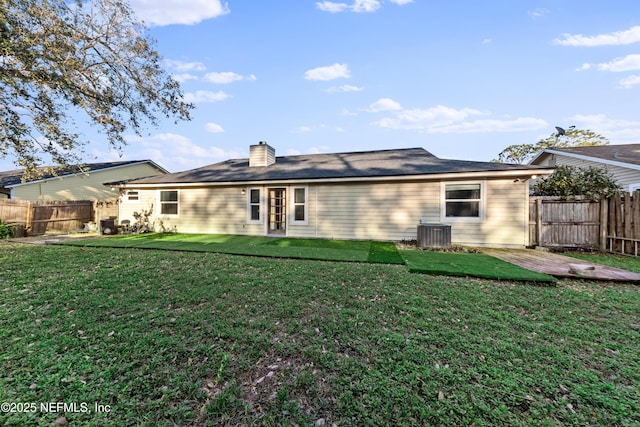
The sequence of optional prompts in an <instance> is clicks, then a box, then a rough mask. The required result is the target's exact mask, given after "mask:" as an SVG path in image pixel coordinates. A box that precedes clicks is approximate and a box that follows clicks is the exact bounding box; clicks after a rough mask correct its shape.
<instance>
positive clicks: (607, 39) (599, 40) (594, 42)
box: [553, 26, 640, 47]
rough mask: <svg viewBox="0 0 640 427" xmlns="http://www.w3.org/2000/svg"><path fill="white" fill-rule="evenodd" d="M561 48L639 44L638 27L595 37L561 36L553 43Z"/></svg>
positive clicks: (639, 28) (639, 33)
mask: <svg viewBox="0 0 640 427" xmlns="http://www.w3.org/2000/svg"><path fill="white" fill-rule="evenodd" d="M553 42H554V43H555V44H559V45H562V46H587V47H593V46H619V45H627V44H632V43H638V42H640V26H635V27H631V28H629V29H628V30H625V31H616V32H613V33H609V34H598V35H596V36H584V35H582V34H562V36H561V37H560V38H558V39H555V40H554V41H553Z"/></svg>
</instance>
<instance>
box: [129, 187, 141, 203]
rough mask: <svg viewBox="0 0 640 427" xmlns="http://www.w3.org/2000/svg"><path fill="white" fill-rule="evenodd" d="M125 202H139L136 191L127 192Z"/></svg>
mask: <svg viewBox="0 0 640 427" xmlns="http://www.w3.org/2000/svg"><path fill="white" fill-rule="evenodd" d="M126 201H127V202H133V203H136V202H139V201H140V193H139V192H138V190H129V191H127V197H126Z"/></svg>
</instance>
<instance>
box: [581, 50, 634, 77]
mask: <svg viewBox="0 0 640 427" xmlns="http://www.w3.org/2000/svg"><path fill="white" fill-rule="evenodd" d="M593 67H596V68H597V69H598V70H600V71H612V72H614V73H619V72H623V71H636V70H640V55H638V54H634V55H627V56H625V57H624V58H616V59H614V60H613V61H611V62H604V63H602V64H583V65H582V67H580V68H579V70H589V69H591V68H593Z"/></svg>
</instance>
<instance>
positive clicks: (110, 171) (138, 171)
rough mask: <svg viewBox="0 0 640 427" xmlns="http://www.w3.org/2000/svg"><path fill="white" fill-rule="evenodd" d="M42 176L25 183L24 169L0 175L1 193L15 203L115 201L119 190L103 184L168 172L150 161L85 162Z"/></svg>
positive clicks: (50, 169) (42, 172) (51, 169)
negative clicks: (37, 201)
mask: <svg viewBox="0 0 640 427" xmlns="http://www.w3.org/2000/svg"><path fill="white" fill-rule="evenodd" d="M39 173H40V176H38V177H37V178H35V179H30V180H25V181H24V182H23V175H24V170H12V171H7V172H0V194H2V195H3V196H4V197H5V198H9V199H14V200H32V201H35V200H113V199H117V198H118V197H119V192H118V191H117V189H111V188H110V187H108V186H105V185H103V184H104V183H106V182H113V181H124V180H128V179H134V178H144V177H149V176H154V175H160V174H166V173H169V172H168V171H167V170H166V169H164V168H163V167H161V166H158V165H157V164H156V163H154V162H152V161H151V160H130V161H122V162H107V163H86V164H81V165H72V166H68V167H47V168H40V169H39Z"/></svg>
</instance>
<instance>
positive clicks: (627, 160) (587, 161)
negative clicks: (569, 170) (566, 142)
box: [530, 144, 640, 192]
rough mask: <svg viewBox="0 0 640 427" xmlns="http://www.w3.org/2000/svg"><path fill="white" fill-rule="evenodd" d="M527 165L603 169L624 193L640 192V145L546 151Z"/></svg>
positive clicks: (597, 146) (552, 149) (550, 149)
mask: <svg viewBox="0 0 640 427" xmlns="http://www.w3.org/2000/svg"><path fill="white" fill-rule="evenodd" d="M530 164H532V165H541V166H548V167H556V166H577V167H589V166H594V167H597V168H606V169H607V170H608V171H609V172H610V173H611V175H613V176H614V177H615V179H616V180H617V182H618V184H619V185H620V186H621V187H622V189H623V190H624V191H629V192H633V191H635V190H638V189H640V144H624V145H596V146H589V147H569V148H548V149H546V150H543V151H541V152H540V153H539V154H538V155H537V156H536V157H535V158H534V159H533V160H531V162H530Z"/></svg>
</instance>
